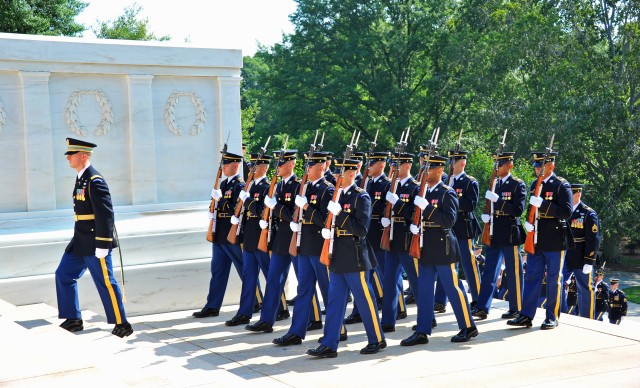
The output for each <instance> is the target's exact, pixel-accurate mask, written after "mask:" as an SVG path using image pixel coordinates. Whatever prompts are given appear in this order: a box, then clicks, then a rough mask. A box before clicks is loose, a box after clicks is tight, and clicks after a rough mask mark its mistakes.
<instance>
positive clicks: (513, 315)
mask: <svg viewBox="0 0 640 388" xmlns="http://www.w3.org/2000/svg"><path fill="white" fill-rule="evenodd" d="M518 315H520V313H519V312H517V311H516V310H509V311H507V312H506V313H504V314H502V319H513V318H518Z"/></svg>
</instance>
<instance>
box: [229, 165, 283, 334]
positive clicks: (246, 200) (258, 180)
mask: <svg viewBox="0 0 640 388" xmlns="http://www.w3.org/2000/svg"><path fill="white" fill-rule="evenodd" d="M258 156H259V155H258V154H257V153H253V154H251V156H250V160H251V164H253V165H255V166H256V171H255V173H254V176H253V182H252V184H251V188H250V189H249V191H244V190H242V191H240V194H239V197H240V199H241V200H242V201H243V205H242V206H244V209H245V211H244V222H243V223H242V233H243V236H244V238H243V240H244V243H243V251H242V290H241V292H240V306H239V308H238V312H237V313H236V315H235V316H234V317H233V318H231V319H230V320H228V321H226V322H225V325H227V326H238V325H242V324H247V323H249V321H250V320H251V316H252V315H253V313H254V312H255V306H256V304H257V301H256V299H257V297H258V296H259V294H258V293H257V292H256V284H258V275H259V273H260V271H261V270H262V274H263V275H264V277H265V279H267V278H268V275H269V261H270V259H269V254H268V253H266V252H262V251H261V250H259V249H258V241H259V240H260V231H261V230H262V229H260V225H259V222H260V220H261V219H262V211H263V210H264V203H263V201H264V197H265V196H266V195H267V193H268V191H269V182H268V181H267V170H268V169H269V163H270V162H271V156H270V155H262V156H261V157H260V158H259V159H258ZM240 221H241V220H239V219H237V218H236V216H235V215H233V216H231V223H232V224H233V223H239V222H240ZM256 294H258V295H256ZM283 299H284V298H281V303H280V310H279V312H278V317H279V318H280V319H285V318H288V317H289V311H288V309H287V305H286V303H282V300H283Z"/></svg>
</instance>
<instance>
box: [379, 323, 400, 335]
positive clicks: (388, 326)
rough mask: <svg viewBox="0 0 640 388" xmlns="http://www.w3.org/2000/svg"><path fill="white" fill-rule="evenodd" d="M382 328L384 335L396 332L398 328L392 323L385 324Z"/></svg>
mask: <svg viewBox="0 0 640 388" xmlns="http://www.w3.org/2000/svg"><path fill="white" fill-rule="evenodd" d="M381 326H382V331H383V332H384V333H391V332H393V331H396V327H395V326H394V325H392V324H390V323H383V324H382V325H381Z"/></svg>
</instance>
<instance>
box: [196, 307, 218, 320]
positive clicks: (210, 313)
mask: <svg viewBox="0 0 640 388" xmlns="http://www.w3.org/2000/svg"><path fill="white" fill-rule="evenodd" d="M191 315H192V316H194V317H195V318H206V317H217V316H218V315H220V310H218V309H212V308H209V307H205V308H203V309H202V310H200V311H196V312H195V313H193V314H191Z"/></svg>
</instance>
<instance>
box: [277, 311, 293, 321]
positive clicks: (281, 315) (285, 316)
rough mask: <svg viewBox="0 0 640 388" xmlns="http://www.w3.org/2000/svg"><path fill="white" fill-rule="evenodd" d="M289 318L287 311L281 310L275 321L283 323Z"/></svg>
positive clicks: (289, 314)
mask: <svg viewBox="0 0 640 388" xmlns="http://www.w3.org/2000/svg"><path fill="white" fill-rule="evenodd" d="M290 317H291V313H290V312H289V310H282V311H280V312H279V313H278V315H276V321H283V320H285V319H288V318H290Z"/></svg>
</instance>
